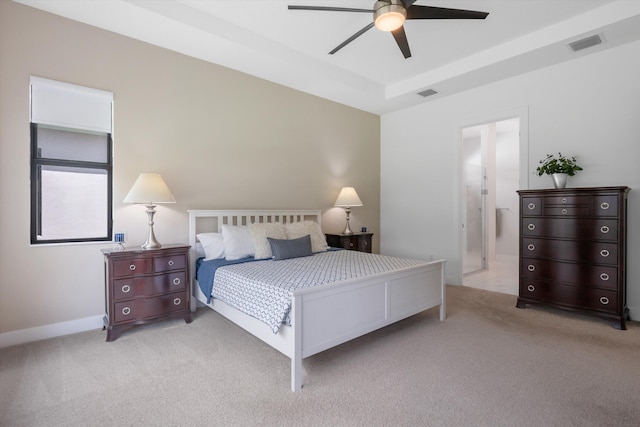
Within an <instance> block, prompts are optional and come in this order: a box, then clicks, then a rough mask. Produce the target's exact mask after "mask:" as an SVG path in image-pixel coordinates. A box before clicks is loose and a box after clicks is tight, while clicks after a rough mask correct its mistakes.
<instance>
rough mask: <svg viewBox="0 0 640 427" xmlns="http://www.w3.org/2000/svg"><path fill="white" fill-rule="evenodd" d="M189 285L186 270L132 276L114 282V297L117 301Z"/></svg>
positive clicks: (156, 293)
mask: <svg viewBox="0 0 640 427" xmlns="http://www.w3.org/2000/svg"><path fill="white" fill-rule="evenodd" d="M186 285H187V273H186V272H184V271H180V272H176V273H169V274H163V275H160V276H150V277H131V278H128V279H118V280H114V282H113V298H114V300H116V301H121V300H125V299H131V298H135V297H145V296H153V295H158V294H165V293H167V292H175V291H179V290H183V289H184V288H185V287H186Z"/></svg>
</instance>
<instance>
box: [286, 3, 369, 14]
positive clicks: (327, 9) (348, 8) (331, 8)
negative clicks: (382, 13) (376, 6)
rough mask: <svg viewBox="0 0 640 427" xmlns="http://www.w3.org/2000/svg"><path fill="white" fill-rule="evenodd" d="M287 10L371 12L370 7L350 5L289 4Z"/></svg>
mask: <svg viewBox="0 0 640 427" xmlns="http://www.w3.org/2000/svg"><path fill="white" fill-rule="evenodd" d="M288 8H289V10H321V11H324V12H366V13H373V10H372V9H355V8H352V7H329V6H296V5H289V6H288Z"/></svg>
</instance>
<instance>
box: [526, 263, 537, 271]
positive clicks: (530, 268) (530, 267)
mask: <svg viewBox="0 0 640 427" xmlns="http://www.w3.org/2000/svg"><path fill="white" fill-rule="evenodd" d="M535 269H536V267H535V266H533V265H531V264H529V265H528V266H527V270H529V271H533V270H535Z"/></svg>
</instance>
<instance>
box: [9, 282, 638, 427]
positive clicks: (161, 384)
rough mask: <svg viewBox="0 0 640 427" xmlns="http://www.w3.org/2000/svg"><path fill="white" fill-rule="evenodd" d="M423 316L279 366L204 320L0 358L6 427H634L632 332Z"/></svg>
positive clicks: (508, 310)
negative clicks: (292, 379)
mask: <svg viewBox="0 0 640 427" xmlns="http://www.w3.org/2000/svg"><path fill="white" fill-rule="evenodd" d="M447 292H448V317H447V320H446V321H445V322H440V321H438V315H437V309H433V310H429V311H427V312H425V313H422V314H420V315H417V316H414V317H412V318H409V319H407V320H404V321H402V322H399V323H397V324H394V325H392V326H389V327H387V328H384V329H382V330H380V331H376V332H374V333H371V334H369V335H367V336H365V337H362V338H359V339H357V340H354V341H351V342H349V343H346V344H344V345H342V346H339V347H337V348H334V349H331V350H328V351H325V352H323V353H320V354H318V355H315V356H313V357H311V358H308V359H305V362H304V365H305V369H306V371H307V375H308V376H307V378H306V381H305V386H304V388H303V390H302V391H301V392H299V393H293V392H291V391H290V390H289V369H290V364H289V360H288V359H286V358H285V357H284V356H282V355H281V354H280V353H278V352H277V351H275V350H273V349H271V348H270V347H268V346H267V345H266V344H263V343H262V342H260V341H259V340H257V339H256V338H254V337H252V336H251V335H249V334H248V333H246V332H244V331H243V330H241V329H240V328H238V327H237V326H235V325H233V324H232V323H230V322H228V321H227V320H225V319H224V318H222V317H220V316H219V315H218V314H216V313H214V312H212V311H211V310H209V309H206V308H203V309H199V310H198V311H197V312H196V313H195V316H194V321H193V323H191V324H190V325H187V324H185V323H184V321H181V320H176V321H168V322H163V323H158V324H154V325H148V326H146V327H141V328H137V329H134V330H132V331H129V332H125V333H124V334H123V335H122V336H121V337H120V338H119V339H118V340H117V341H115V342H112V343H106V342H105V341H104V340H105V336H106V332H104V331H101V330H96V331H89V332H84V333H80V334H75V335H70V336H65V337H60V338H55V339H51V340H46V341H40V342H35V343H30V344H25V345H19V346H14V347H8V348H4V349H0V425H1V426H112V425H113V426H128V425H136V426H137V425H144V426H200V425H202V426H205V425H221V426H229V425H267V426H271V425H274V426H275V425H278V426H290V425H291V426H293V425H313V426H325V425H326V426H402V425H411V426H415V425H424V426H638V425H640V324H638V323H637V322H629V324H628V330H627V331H618V330H615V329H613V328H611V327H610V326H609V325H608V322H607V321H605V320H602V319H598V318H591V317H586V316H581V315H577V314H575V313H568V312H564V311H557V310H553V309H548V308H540V307H533V308H527V309H524V310H521V309H517V308H515V302H516V298H515V297H514V296H511V295H504V294H498V293H493V292H488V291H482V290H478V289H473V288H467V287H451V286H449V287H448V288H447Z"/></svg>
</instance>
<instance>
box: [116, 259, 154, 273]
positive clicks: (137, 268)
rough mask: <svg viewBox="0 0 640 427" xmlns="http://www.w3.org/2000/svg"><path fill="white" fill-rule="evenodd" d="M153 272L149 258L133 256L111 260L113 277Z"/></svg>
mask: <svg viewBox="0 0 640 427" xmlns="http://www.w3.org/2000/svg"><path fill="white" fill-rule="evenodd" d="M152 272H153V263H152V260H151V259H150V258H133V259H126V260H116V261H113V277H127V276H132V275H137V274H149V273H152Z"/></svg>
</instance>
